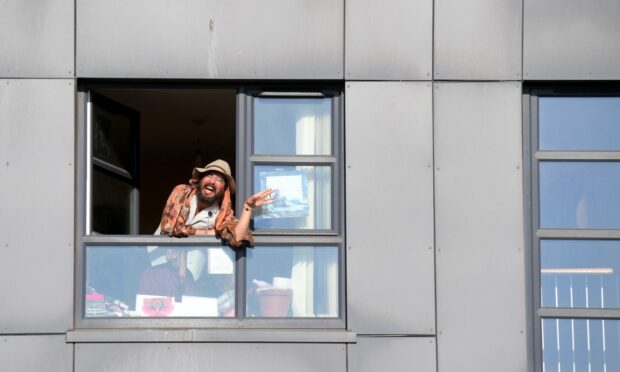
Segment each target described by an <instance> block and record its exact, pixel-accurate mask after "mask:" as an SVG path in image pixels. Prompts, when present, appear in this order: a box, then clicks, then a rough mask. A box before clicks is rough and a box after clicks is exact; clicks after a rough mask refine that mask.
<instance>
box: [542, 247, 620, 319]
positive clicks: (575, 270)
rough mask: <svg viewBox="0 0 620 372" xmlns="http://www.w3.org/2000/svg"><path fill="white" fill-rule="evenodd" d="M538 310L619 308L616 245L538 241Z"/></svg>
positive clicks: (619, 270)
mask: <svg viewBox="0 0 620 372" xmlns="http://www.w3.org/2000/svg"><path fill="white" fill-rule="evenodd" d="M540 267H541V282H540V284H541V307H565V308H598V309H600V308H615V309H617V308H620V298H619V293H620V286H619V285H618V283H619V280H620V276H619V274H620V241H618V240H541V242H540Z"/></svg>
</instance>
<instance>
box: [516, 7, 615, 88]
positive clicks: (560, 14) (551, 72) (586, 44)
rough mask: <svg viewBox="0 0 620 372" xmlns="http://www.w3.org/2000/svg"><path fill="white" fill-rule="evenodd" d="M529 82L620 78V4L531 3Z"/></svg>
mask: <svg viewBox="0 0 620 372" xmlns="http://www.w3.org/2000/svg"><path fill="white" fill-rule="evenodd" d="M524 8H525V17H524V19H525V28H524V42H523V46H524V51H523V70H524V74H525V78H526V79H538V80H556V79H568V80H602V79H620V64H619V63H618V61H620V37H618V35H620V2H619V1H617V0H544V1H541V0H525V7H524Z"/></svg>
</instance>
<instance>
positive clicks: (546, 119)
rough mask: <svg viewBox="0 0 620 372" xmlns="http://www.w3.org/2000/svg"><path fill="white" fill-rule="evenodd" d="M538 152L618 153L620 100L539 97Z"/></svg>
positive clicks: (607, 98) (611, 98)
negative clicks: (612, 151)
mask: <svg viewBox="0 0 620 372" xmlns="http://www.w3.org/2000/svg"><path fill="white" fill-rule="evenodd" d="M538 107H539V122H540V124H539V126H540V129H539V131H540V133H539V146H540V149H541V150H592V151H609V150H615V151H618V150H620V97H541V98H540V99H539V101H538Z"/></svg>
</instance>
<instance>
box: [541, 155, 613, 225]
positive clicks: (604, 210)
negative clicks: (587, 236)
mask: <svg viewBox="0 0 620 372" xmlns="http://www.w3.org/2000/svg"><path fill="white" fill-rule="evenodd" d="M539 177H540V226H541V227H542V228H567V229H617V228H620V192H618V190H620V163H618V162H541V163H540V175H539Z"/></svg>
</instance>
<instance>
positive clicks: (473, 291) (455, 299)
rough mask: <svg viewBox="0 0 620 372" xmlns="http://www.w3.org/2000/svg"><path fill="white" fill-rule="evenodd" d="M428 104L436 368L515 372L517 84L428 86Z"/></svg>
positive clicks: (520, 323) (521, 365) (519, 236)
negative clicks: (431, 117) (432, 143)
mask: <svg viewBox="0 0 620 372" xmlns="http://www.w3.org/2000/svg"><path fill="white" fill-rule="evenodd" d="M434 102H435V106H434V118H435V223H436V226H435V228H436V244H437V255H436V270H437V279H436V280H437V330H438V339H437V347H438V369H439V370H440V371H442V372H448V371H481V372H484V371H497V370H498V368H499V369H501V370H502V371H507V372H509V371H515V372H516V371H525V370H527V365H528V364H527V358H528V356H527V347H526V346H527V340H526V337H525V333H524V332H525V329H526V312H527V311H528V309H527V306H526V304H525V299H526V288H525V271H526V268H525V258H524V252H523V248H524V244H525V243H524V232H523V178H522V177H523V175H522V147H521V142H522V138H521V128H522V123H521V115H522V114H521V84H520V83H515V82H505V83H438V84H436V85H435V99H434ZM472 345H475V347H472Z"/></svg>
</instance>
